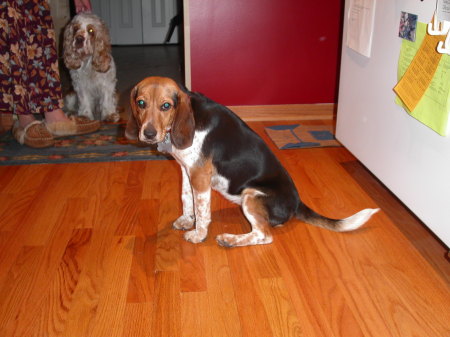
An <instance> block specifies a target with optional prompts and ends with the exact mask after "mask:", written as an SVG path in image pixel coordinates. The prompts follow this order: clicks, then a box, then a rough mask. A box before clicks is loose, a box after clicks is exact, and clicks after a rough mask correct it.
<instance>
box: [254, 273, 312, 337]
mask: <svg viewBox="0 0 450 337" xmlns="http://www.w3.org/2000/svg"><path fill="white" fill-rule="evenodd" d="M258 283H259V287H260V289H261V294H262V299H263V304H264V308H265V310H266V312H267V316H268V317H269V322H270V326H271V330H272V333H273V336H275V337H294V336H305V334H304V333H303V331H302V327H301V324H300V322H299V319H298V317H297V315H296V313H295V310H293V307H292V304H291V301H290V296H289V294H288V292H287V290H286V287H285V286H284V284H283V281H282V279H280V278H266V279H260V280H258Z"/></svg>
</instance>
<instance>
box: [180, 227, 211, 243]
mask: <svg viewBox="0 0 450 337" xmlns="http://www.w3.org/2000/svg"><path fill="white" fill-rule="evenodd" d="M206 235H207V232H206V231H198V230H197V229H193V230H191V231H189V232H186V233H185V234H184V239H185V240H186V241H189V242H192V243H200V242H203V241H205V240H206Z"/></svg>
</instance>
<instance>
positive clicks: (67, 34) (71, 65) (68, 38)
mask: <svg viewBox="0 0 450 337" xmlns="http://www.w3.org/2000/svg"><path fill="white" fill-rule="evenodd" d="M74 26H75V25H74V24H73V23H71V22H70V23H69V24H68V25H67V26H66V28H65V29H64V43H63V54H64V64H65V65H66V67H67V68H68V69H78V68H80V66H81V60H80V58H79V57H78V54H77V53H75V51H74V49H73V38H74Z"/></svg>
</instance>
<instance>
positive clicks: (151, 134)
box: [144, 125, 158, 139]
mask: <svg viewBox="0 0 450 337" xmlns="http://www.w3.org/2000/svg"><path fill="white" fill-rule="evenodd" d="M157 133H158V132H157V131H156V130H155V128H154V127H153V126H152V125H148V126H146V128H145V130H144V136H145V137H146V138H147V139H153V138H155V137H156V134H157Z"/></svg>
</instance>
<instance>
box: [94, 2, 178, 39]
mask: <svg viewBox="0 0 450 337" xmlns="http://www.w3.org/2000/svg"><path fill="white" fill-rule="evenodd" d="M91 3H92V11H93V12H94V13H95V14H97V15H98V16H100V17H101V18H102V19H103V20H104V21H105V22H106V23H107V24H108V27H109V30H110V34H111V43H112V44H115V45H127V44H128V45H130V44H161V43H164V40H165V38H166V34H167V32H168V31H169V26H170V21H171V19H172V18H173V17H174V16H175V15H176V14H177V1H176V0H91ZM180 10H181V9H180ZM178 29H179V28H178V27H177V28H176V30H175V32H174V33H173V34H172V38H171V39H170V43H177V42H178V31H177V30H178Z"/></svg>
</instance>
